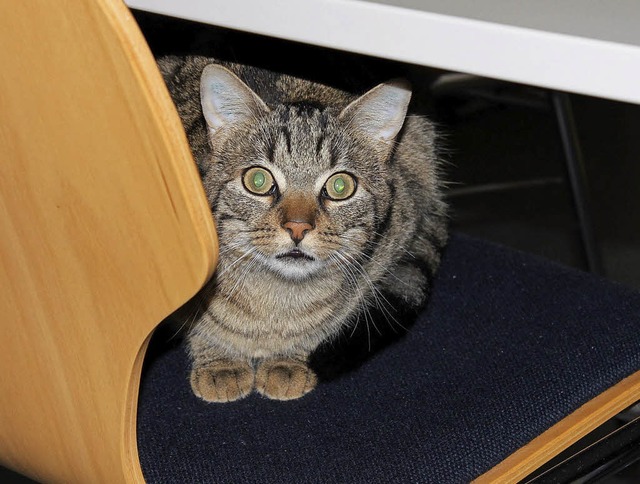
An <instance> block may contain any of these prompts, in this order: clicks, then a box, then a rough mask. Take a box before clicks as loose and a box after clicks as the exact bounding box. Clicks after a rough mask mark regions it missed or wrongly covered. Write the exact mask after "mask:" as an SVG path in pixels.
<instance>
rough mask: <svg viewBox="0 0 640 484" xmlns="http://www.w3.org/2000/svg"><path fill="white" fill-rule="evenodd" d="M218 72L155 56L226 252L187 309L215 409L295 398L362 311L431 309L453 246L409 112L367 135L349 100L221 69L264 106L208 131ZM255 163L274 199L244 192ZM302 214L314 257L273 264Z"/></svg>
mask: <svg viewBox="0 0 640 484" xmlns="http://www.w3.org/2000/svg"><path fill="white" fill-rule="evenodd" d="M211 63H215V61H214V60H213V59H207V58H203V57H186V58H177V57H167V58H162V59H160V60H159V65H160V67H161V71H162V73H163V75H164V77H165V81H166V82H167V85H168V86H169V90H170V92H171V94H172V96H173V99H174V102H175V103H176V106H177V108H178V112H179V114H180V116H181V118H182V120H183V123H184V125H185V128H186V131H187V136H188V139H189V143H190V145H191V147H192V150H193V153H194V157H195V158H196V161H197V163H198V167H199V169H200V173H201V175H202V179H203V184H204V187H205V191H206V193H207V196H208V199H209V203H210V205H211V209H212V212H213V214H214V217H215V219H216V224H217V229H218V233H219V238H220V246H221V252H220V263H219V267H218V270H217V272H216V274H215V275H214V278H213V279H212V281H211V282H210V283H209V284H208V285H207V286H206V287H205V288H204V289H203V290H202V291H201V292H200V293H199V294H198V295H197V296H196V297H195V298H194V300H193V301H192V303H191V306H192V308H193V309H192V312H193V313H194V316H193V317H192V321H193V324H192V325H191V327H190V329H189V334H188V342H189V345H190V350H191V355H192V358H193V372H192V377H191V383H192V387H193V389H194V392H195V393H196V394H197V395H198V396H200V397H201V398H203V399H205V400H207V401H228V400H235V399H237V398H241V397H243V396H245V395H246V394H247V393H249V392H250V391H251V389H252V388H255V389H256V390H257V391H258V392H260V393H262V394H263V395H266V396H267V397H270V398H277V399H289V398H297V397H300V396H302V395H303V394H305V393H306V392H308V391H309V390H311V389H312V388H313V386H314V385H315V381H316V380H315V375H313V373H312V372H311V370H309V369H308V368H307V367H306V366H305V362H306V360H307V357H308V355H309V353H310V352H312V351H313V350H314V349H315V348H317V347H318V345H320V344H321V343H322V342H324V341H327V340H329V339H331V338H332V337H334V336H335V335H337V334H338V333H339V332H340V331H341V330H342V329H343V328H344V327H345V326H348V325H353V324H355V323H356V321H357V320H360V321H361V323H360V324H364V322H365V321H366V319H367V312H368V308H371V307H373V306H376V305H377V306H385V304H387V302H386V299H387V298H388V297H389V298H391V297H392V298H393V299H394V300H400V301H402V302H403V304H406V305H407V306H408V307H419V306H421V305H422V304H424V302H425V299H426V295H427V293H428V289H429V285H430V282H431V278H432V277H433V275H434V272H435V270H436V269H437V267H438V264H439V260H440V251H441V249H442V247H443V246H444V245H445V243H446V238H447V232H446V206H445V203H444V202H443V200H442V194H441V183H440V181H439V172H438V171H439V165H438V160H437V158H436V155H435V149H434V131H433V127H432V125H431V124H430V123H429V122H428V121H427V120H425V119H424V118H421V117H412V116H408V117H407V118H406V119H405V120H404V126H403V128H402V131H401V132H400V133H399V135H398V136H397V137H395V139H394V140H391V141H380V140H373V139H371V137H370V136H368V135H367V134H366V133H364V132H363V129H362V128H361V126H360V125H359V124H358V123H357V122H354V120H353V119H350V118H348V117H347V114H348V113H347V114H345V113H346V110H345V108H346V107H347V106H348V105H349V104H350V103H352V102H353V101H355V99H356V97H355V96H353V95H351V94H348V93H346V92H342V91H338V90H336V89H333V88H330V87H328V86H323V85H319V84H314V83H311V82H309V81H304V80H301V79H296V78H292V77H289V76H286V75H280V74H275V73H272V72H268V71H263V70H259V69H256V68H253V67H246V66H240V65H234V64H225V66H226V67H227V68H228V69H229V70H230V71H232V72H234V73H235V74H236V75H237V76H238V77H239V78H240V79H242V81H244V82H245V83H246V85H247V86H249V88H251V89H252V90H253V92H254V93H255V94H257V96H259V98H260V99H262V100H263V101H264V103H265V104H266V106H268V110H264V111H260V112H258V113H254V114H253V115H252V116H251V117H250V118H248V119H247V120H246V121H244V122H237V123H233V124H232V125H230V126H227V127H225V129H221V130H219V131H215V132H212V131H211V130H209V129H208V128H207V123H206V122H205V119H204V117H203V113H202V108H201V104H200V97H199V95H198V93H199V89H200V76H201V74H202V71H203V69H204V67H205V66H206V65H208V64H211ZM361 99H362V98H361ZM255 165H259V166H264V167H266V168H268V169H269V170H270V172H271V173H272V174H273V176H274V178H275V180H276V183H277V185H278V191H277V193H274V194H273V195H271V196H256V195H253V194H251V193H248V192H247V189H246V188H245V187H244V186H243V183H242V174H243V173H244V171H245V170H246V169H247V168H249V167H251V166H255ZM336 172H348V173H350V174H352V175H354V176H355V177H356V180H357V189H356V192H355V194H354V195H353V196H352V197H351V198H349V199H347V200H344V201H332V200H328V199H326V198H323V197H322V196H321V192H322V186H323V184H324V182H325V181H326V180H327V179H328V177H329V176H331V175H332V174H333V173H336ZM300 214H302V215H300ZM298 216H300V217H306V218H309V217H310V218H312V219H313V223H314V228H313V230H310V231H309V232H308V233H306V235H305V237H304V239H303V240H302V242H300V246H299V247H300V248H301V249H303V250H304V251H305V252H306V253H308V254H311V255H312V256H313V259H314V260H307V259H303V260H301V259H291V258H286V257H285V258H279V257H278V256H279V255H281V254H283V253H284V252H286V251H288V250H290V249H292V248H293V247H294V242H293V241H292V238H291V237H290V235H289V234H288V233H287V231H286V230H285V229H284V228H283V225H282V224H283V220H292V219H293V218H296V217H298ZM256 375H257V376H256Z"/></svg>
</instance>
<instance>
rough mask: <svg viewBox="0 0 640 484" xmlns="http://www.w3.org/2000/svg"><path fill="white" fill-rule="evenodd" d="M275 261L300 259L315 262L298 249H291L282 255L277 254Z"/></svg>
mask: <svg viewBox="0 0 640 484" xmlns="http://www.w3.org/2000/svg"><path fill="white" fill-rule="evenodd" d="M276 259H302V260H309V261H312V260H315V259H314V258H313V257H311V256H310V255H309V254H306V253H305V252H303V251H301V250H300V249H291V250H290V251H289V252H285V253H284V254H279V255H277V256H276Z"/></svg>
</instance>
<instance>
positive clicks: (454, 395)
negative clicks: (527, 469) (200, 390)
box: [138, 235, 640, 483]
mask: <svg viewBox="0 0 640 484" xmlns="http://www.w3.org/2000/svg"><path fill="white" fill-rule="evenodd" d="M639 323H640V294H638V293H637V292H635V291H632V290H630V289H627V288H624V287H621V286H619V285H617V284H614V283H611V282H608V281H605V280H602V279H600V278H597V277H594V276H592V275H590V274H586V273H582V272H578V271H575V270H573V269H569V268H565V267H562V266H559V265H557V264H555V263H551V262H548V261H546V260H543V259H539V258H537V257H534V256H531V255H527V254H523V253H520V252H516V251H514V250H512V249H506V248H503V247H499V246H496V245H493V244H489V243H487V242H484V241H480V240H477V239H473V238H470V237H467V236H462V235H454V236H452V238H451V241H450V244H449V246H448V248H447V251H446V253H445V257H444V259H443V262H442V266H441V269H440V271H439V274H438V276H437V278H436V281H435V283H434V288H433V293H432V296H431V301H430V303H429V305H428V307H427V309H426V310H425V311H424V312H423V313H422V314H420V315H419V316H418V318H417V320H416V322H415V324H414V325H413V327H412V328H411V329H410V330H409V332H408V333H407V334H406V335H405V336H404V337H402V338H398V339H397V341H395V342H394V343H393V344H390V345H389V346H387V347H386V348H384V349H383V350H381V351H378V352H376V353H375V354H373V355H372V356H371V357H370V358H368V359H367V360H366V361H364V362H363V363H362V364H361V365H360V366H359V367H358V368H357V369H355V370H353V371H350V372H346V373H344V374H343V375H341V376H340V377H338V378H336V379H333V380H331V381H328V382H324V383H321V384H320V385H319V386H318V388H317V389H316V390H314V391H313V392H311V393H310V394H309V395H307V396H305V397H304V398H302V399H300V400H295V401H289V402H277V401H270V400H267V399H265V398H262V397H259V396H257V395H255V394H254V395H251V396H249V397H248V398H246V399H244V400H241V401H238V402H233V403H227V404H206V403H204V402H202V401H200V400H198V399H197V398H196V397H195V396H194V395H193V394H192V393H191V390H190V387H189V382H188V372H189V361H188V358H187V356H186V353H185V351H184V348H183V347H182V346H178V347H174V348H171V349H167V350H166V351H164V352H163V353H162V354H161V355H160V356H158V357H157V358H154V359H153V361H151V362H150V363H149V365H148V368H147V369H146V371H145V374H144V376H143V382H142V386H141V392H140V401H139V411H138V446H139V453H140V459H141V464H142V469H143V473H144V475H145V477H146V479H147V481H148V482H150V483H163V482H182V483H186V482H305V483H307V482H308V483H311V482H318V483H321V482H322V483H326V482H349V483H359V482H362V483H375V482H385V483H386V482H437V483H442V482H468V481H469V480H471V479H473V478H475V477H477V476H479V475H480V474H482V473H484V472H486V471H487V470H489V469H491V468H492V467H493V466H495V465H496V464H498V463H499V462H501V461H502V460H503V459H505V458H506V457H507V456H509V455H511V454H512V453H513V452H514V451H516V450H517V449H519V448H521V447H522V446H523V445H525V444H527V443H528V442H529V441H531V440H532V439H533V438H535V437H536V436H538V435H540V434H541V433H543V432H544V431H545V430H547V429H549V428H550V427H551V426H553V425H554V424H555V423H557V422H558V421H560V420H561V419H563V418H564V417H566V416H567V415H569V414H570V413H572V412H573V411H575V410H576V409H578V408H579V407H580V406H581V405H583V404H584V403H586V402H587V401H589V400H591V399H593V398H594V397H596V396H597V395H599V394H601V393H602V392H603V391H605V390H607V389H608V388H610V387H612V386H613V385H615V384H617V383H618V382H620V381H621V380H623V379H624V378H625V377H627V376H629V375H631V374H633V373H635V372H637V371H639V370H640V331H638V329H639V328H640V324H639ZM372 331H374V330H372Z"/></svg>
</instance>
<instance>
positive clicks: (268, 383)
mask: <svg viewBox="0 0 640 484" xmlns="http://www.w3.org/2000/svg"><path fill="white" fill-rule="evenodd" d="M255 384H256V390H257V391H258V392H259V393H261V394H262V395H264V396H265V397H268V398H271V399H273V400H294V399H296V398H300V397H302V396H304V395H306V394H307V393H309V392H310V391H311V390H313V389H314V388H315V387H316V385H317V384H318V377H317V376H316V374H315V373H314V372H313V370H311V369H310V368H309V367H308V366H307V365H306V364H305V363H303V362H301V361H297V360H284V359H283V360H266V361H263V362H261V363H260V365H259V366H258V369H257V371H256V383H255Z"/></svg>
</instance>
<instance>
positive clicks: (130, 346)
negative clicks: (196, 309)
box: [0, 0, 217, 483]
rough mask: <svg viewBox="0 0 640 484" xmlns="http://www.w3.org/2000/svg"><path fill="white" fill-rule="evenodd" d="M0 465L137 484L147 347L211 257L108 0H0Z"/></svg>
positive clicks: (191, 187) (177, 156) (161, 102)
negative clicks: (139, 401) (140, 403)
mask: <svg viewBox="0 0 640 484" xmlns="http://www.w3.org/2000/svg"><path fill="white" fill-rule="evenodd" d="M0 44H1V45H2V48H0V65H2V68H1V69H0V113H1V116H2V121H1V122H0V267H1V274H2V276H1V277H0V321H1V323H0V324H1V332H2V336H1V337H0V368H1V369H2V378H0V463H1V464H3V465H5V466H8V467H11V468H13V469H16V470H18V471H19V472H22V473H24V474H27V475H29V476H31V477H33V478H35V479H37V480H39V481H45V482H108V483H117V482H142V481H143V478H142V474H141V472H140V468H139V464H138V459H137V453H136V439H135V416H136V398H137V391H138V382H139V377H140V369H141V364H142V359H143V355H144V350H145V347H146V342H147V341H148V338H149V335H150V333H151V332H152V330H153V329H154V327H155V326H156V324H157V323H158V322H159V321H161V320H162V319H163V318H164V317H165V316H167V315H168V314H169V313H170V312H172V311H173V310H175V309H176V308H177V307H178V306H180V305H181V304H182V303H184V302H185V301H186V300H187V299H188V298H189V297H190V296H192V295H193V294H194V293H195V292H197V290H198V289H199V288H200V287H201V286H202V285H203V284H204V283H205V281H206V280H207V278H208V277H209V276H210V274H211V272H212V270H213V267H214V265H215V261H216V257H217V245H216V244H217V242H216V237H215V231H214V227H213V223H212V221H211V217H210V213H209V210H208V207H207V203H206V199H205V196H204V193H203V190H202V187H201V185H200V183H199V179H198V175H197V171H196V169H195V167H194V164H193V161H192V158H191V155H190V152H189V148H188V146H187V142H186V139H185V136H184V132H183V130H182V127H181V125H180V121H179V119H178V117H177V114H176V112H175V109H174V108H173V105H172V104H171V101H170V98H169V96H168V93H167V92H166V90H165V87H164V84H163V82H162V79H161V77H160V75H159V73H158V71H157V68H156V66H155V63H154V60H153V58H152V56H151V53H150V52H149V50H148V48H147V45H146V43H145V41H144V39H143V37H142V35H141V34H140V32H139V31H138V29H137V25H136V23H135V22H134V20H133V18H132V16H131V15H130V12H129V11H128V9H127V8H126V7H125V6H124V5H123V4H122V3H121V2H120V1H119V0H113V1H111V0H75V1H69V0H61V1H55V2H52V1H49V0H34V1H30V2H0Z"/></svg>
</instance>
